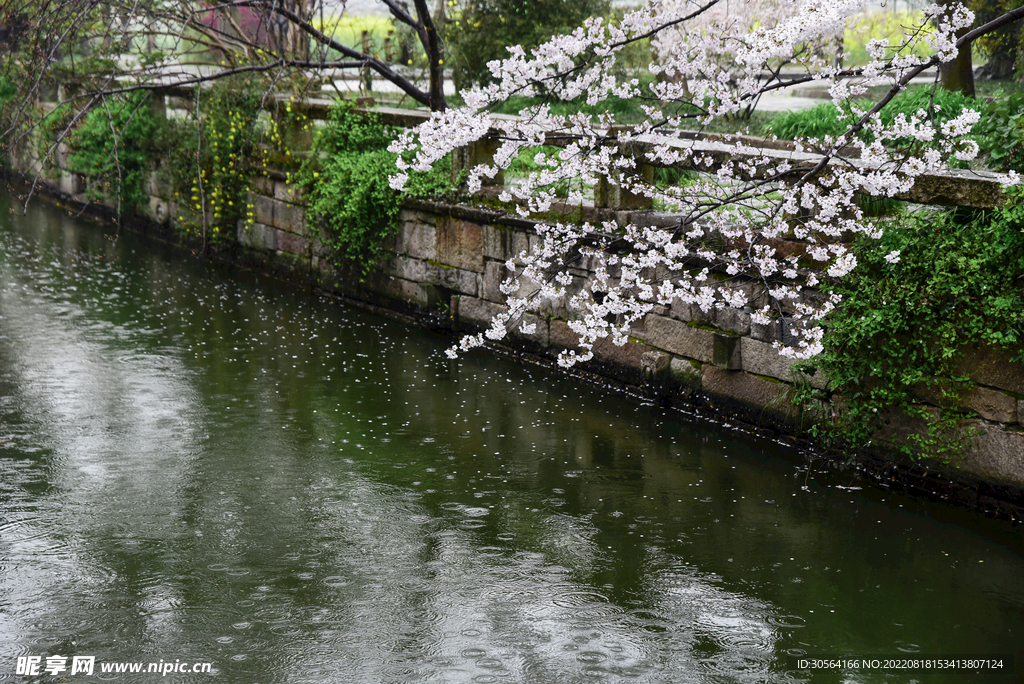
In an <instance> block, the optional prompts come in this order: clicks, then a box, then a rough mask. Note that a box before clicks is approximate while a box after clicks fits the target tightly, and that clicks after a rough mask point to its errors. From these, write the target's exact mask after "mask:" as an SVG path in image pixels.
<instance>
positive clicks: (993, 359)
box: [957, 344, 1024, 394]
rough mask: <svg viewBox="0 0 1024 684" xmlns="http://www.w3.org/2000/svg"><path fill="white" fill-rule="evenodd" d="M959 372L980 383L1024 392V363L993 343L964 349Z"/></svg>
mask: <svg viewBox="0 0 1024 684" xmlns="http://www.w3.org/2000/svg"><path fill="white" fill-rule="evenodd" d="M963 354H964V358H963V360H962V361H961V362H960V364H959V365H958V367H957V372H958V373H964V374H967V375H968V376H970V378H971V380H973V381H974V382H976V383H978V384H979V385H988V386H989V387H996V388H998V389H1001V390H1006V391H1007V392H1012V393H1014V394H1024V365H1022V364H1020V363H1015V362H1014V361H1012V360H1011V359H1012V358H1013V353H1011V352H1008V351H1006V350H1004V349H1000V348H999V347H994V346H992V345H987V344H986V345H977V346H973V347H966V348H965V349H964V350H963Z"/></svg>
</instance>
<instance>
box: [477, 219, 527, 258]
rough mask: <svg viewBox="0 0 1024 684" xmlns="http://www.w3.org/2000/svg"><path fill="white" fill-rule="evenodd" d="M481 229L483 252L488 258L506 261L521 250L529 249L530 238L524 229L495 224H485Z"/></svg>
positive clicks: (517, 254)
mask: <svg viewBox="0 0 1024 684" xmlns="http://www.w3.org/2000/svg"><path fill="white" fill-rule="evenodd" d="M481 229H482V230H481V239H482V242H483V253H484V256H485V257H487V258H488V259H495V260H497V261H500V262H502V263H504V262H506V261H508V260H509V259H515V258H516V257H518V256H519V253H520V252H524V251H527V250H529V247H530V244H529V240H528V239H527V235H526V233H524V232H522V231H518V230H514V229H512V228H507V227H504V226H493V225H484V226H482V227H481Z"/></svg>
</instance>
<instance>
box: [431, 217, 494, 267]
mask: <svg viewBox="0 0 1024 684" xmlns="http://www.w3.org/2000/svg"><path fill="white" fill-rule="evenodd" d="M436 240H437V261H439V262H440V263H442V264H445V265H447V266H453V267H455V268H461V269H463V270H466V271H475V272H476V273H483V272H484V252H483V227H482V226H481V225H480V224H478V223H470V222H469V221H462V220H460V219H456V218H450V217H449V218H448V219H447V220H445V221H441V222H439V223H438V225H437V238H436Z"/></svg>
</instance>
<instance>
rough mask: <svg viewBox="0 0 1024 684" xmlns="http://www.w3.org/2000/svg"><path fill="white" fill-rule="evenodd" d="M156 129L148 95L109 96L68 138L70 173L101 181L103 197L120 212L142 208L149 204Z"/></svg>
mask: <svg viewBox="0 0 1024 684" xmlns="http://www.w3.org/2000/svg"><path fill="white" fill-rule="evenodd" d="M57 118H59V117H57ZM155 129H156V122H155V121H154V117H153V112H152V110H151V109H150V105H149V96H148V95H147V94H145V93H132V94H130V95H128V96H126V97H121V98H108V99H107V100H105V103H101V104H99V105H97V106H96V107H94V108H93V109H92V110H91V111H89V113H88V114H86V115H85V117H84V119H83V120H82V122H81V123H80V124H79V125H78V126H77V127H76V128H75V129H74V130H73V131H72V132H71V135H70V136H68V140H67V142H68V151H69V153H68V169H69V170H71V171H74V172H76V173H81V174H83V175H85V176H87V177H89V178H90V179H93V180H95V181H98V182H99V183H100V187H101V188H102V190H101V194H103V195H106V196H109V197H112V198H116V199H118V200H119V209H121V210H128V211H131V210H135V209H138V208H139V207H142V206H143V205H145V204H146V202H147V196H146V191H145V182H146V178H147V177H148V174H149V168H150V160H151V159H152V158H153V147H152V141H153V135H154V131H155Z"/></svg>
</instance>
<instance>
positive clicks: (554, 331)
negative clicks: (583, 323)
mask: <svg viewBox="0 0 1024 684" xmlns="http://www.w3.org/2000/svg"><path fill="white" fill-rule="evenodd" d="M548 330H549V333H548V335H549V337H548V339H549V341H550V343H551V346H552V347H558V348H559V349H576V348H577V346H578V345H579V343H580V338H579V335H577V334H576V333H574V332H573V331H572V329H571V328H570V327H569V324H568V323H566V322H565V321H560V320H558V319H555V320H553V321H551V324H550V325H549V326H548Z"/></svg>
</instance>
